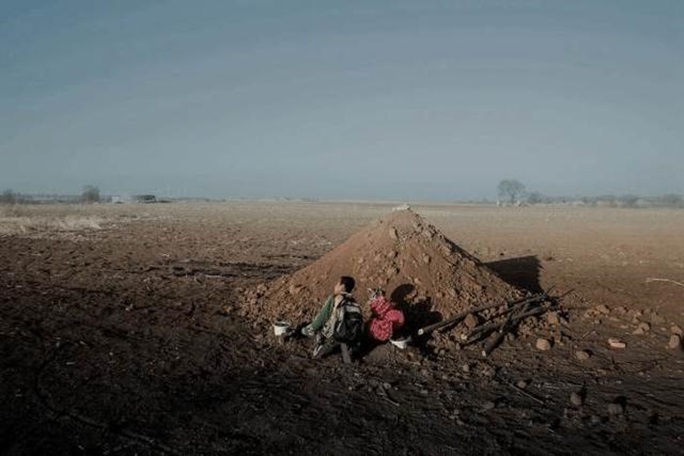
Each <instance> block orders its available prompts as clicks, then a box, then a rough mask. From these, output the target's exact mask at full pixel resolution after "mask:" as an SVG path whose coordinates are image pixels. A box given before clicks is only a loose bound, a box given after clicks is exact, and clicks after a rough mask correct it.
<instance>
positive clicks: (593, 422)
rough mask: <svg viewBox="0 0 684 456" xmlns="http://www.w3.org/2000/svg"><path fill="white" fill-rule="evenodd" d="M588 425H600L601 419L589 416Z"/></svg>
mask: <svg viewBox="0 0 684 456" xmlns="http://www.w3.org/2000/svg"><path fill="white" fill-rule="evenodd" d="M589 423H591V424H593V425H597V424H600V423H601V417H600V416H598V415H591V416H590V417H589Z"/></svg>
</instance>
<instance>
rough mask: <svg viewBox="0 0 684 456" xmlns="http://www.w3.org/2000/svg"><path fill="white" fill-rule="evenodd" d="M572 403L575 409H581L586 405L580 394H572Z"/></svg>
mask: <svg viewBox="0 0 684 456" xmlns="http://www.w3.org/2000/svg"><path fill="white" fill-rule="evenodd" d="M570 403H571V404H572V405H574V406H575V407H581V406H582V404H584V398H582V395H581V394H580V393H577V392H572V394H570Z"/></svg>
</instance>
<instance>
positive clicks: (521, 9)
mask: <svg viewBox="0 0 684 456" xmlns="http://www.w3.org/2000/svg"><path fill="white" fill-rule="evenodd" d="M683 81H684V1H681V0H652V1H648V2H646V1H642V0H573V1H567V0H557V1H556V0H454V1H403V0H391V1H372V0H366V1H353V0H345V1H341V0H340V1H326V0H311V1H298V0H288V1H282V0H272V1H271V0H242V1H237V0H234V1H230V0H221V1H201V0H198V1H194V2H188V1H185V0H182V1H173V0H172V1H146V0H135V1H127V0H119V1H115V2H94V1H91V0H85V1H83V0H72V1H61V0H50V1H32V0H4V1H3V2H0V188H8V189H13V190H14V191H19V192H24V193H38V192H39V193H71V194H74V193H80V192H81V189H82V188H83V186H84V185H96V186H98V187H99V188H100V190H101V191H102V192H103V193H106V194H130V193H156V194H158V195H161V196H169V197H178V196H208V197H216V198H224V197H247V198H264V197H308V198H322V199H393V200H464V199H478V198H490V199H491V198H496V186H497V184H498V183H499V181H501V180H502V179H517V180H519V181H520V182H522V183H523V184H524V185H525V186H526V187H527V189H528V190H529V191H539V192H541V193H544V194H548V195H579V194H581V195H601V194H626V193H633V194H643V195H657V194H664V193H680V194H681V193H684V147H683V146H684V82H683Z"/></svg>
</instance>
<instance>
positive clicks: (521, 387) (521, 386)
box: [515, 380, 527, 390]
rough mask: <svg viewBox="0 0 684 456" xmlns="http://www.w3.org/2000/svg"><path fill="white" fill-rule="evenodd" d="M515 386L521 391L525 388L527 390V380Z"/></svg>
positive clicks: (519, 381) (520, 381)
mask: <svg viewBox="0 0 684 456" xmlns="http://www.w3.org/2000/svg"><path fill="white" fill-rule="evenodd" d="M515 386H517V387H518V388H520V389H521V390H524V389H525V388H527V380H518V382H517V383H516V384H515Z"/></svg>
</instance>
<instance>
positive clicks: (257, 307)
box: [241, 209, 523, 329]
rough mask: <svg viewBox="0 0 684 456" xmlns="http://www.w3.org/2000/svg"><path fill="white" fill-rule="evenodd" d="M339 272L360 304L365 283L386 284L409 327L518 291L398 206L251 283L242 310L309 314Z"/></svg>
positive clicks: (299, 318) (269, 316)
mask: <svg viewBox="0 0 684 456" xmlns="http://www.w3.org/2000/svg"><path fill="white" fill-rule="evenodd" d="M343 275H349V276H352V277H354V279H355V280H356V289H355V290H354V295H355V296H356V299H357V301H358V302H360V303H364V302H365V301H366V298H367V289H368V288H377V287H379V288H382V289H383V290H385V291H386V293H387V295H388V296H389V297H390V298H391V299H392V300H393V301H394V302H396V303H397V304H398V305H399V306H400V308H402V309H403V310H404V311H405V312H406V316H407V324H408V326H409V329H416V328H417V327H419V326H421V325H424V324H430V323H434V322H436V321H440V320H441V319H443V318H449V317H450V316H451V315H454V314H456V313H458V312H461V311H463V310H466V309H468V308H470V307H474V306H478V305H482V304H485V303H490V302H498V301H500V302H502V303H503V302H504V301H506V300H511V299H516V298H519V297H520V296H522V295H523V293H522V291H521V290H518V289H516V288H514V287H512V286H511V285H509V284H507V283H506V282H504V281H503V280H501V279H500V278H499V277H498V276H497V275H496V274H495V273H494V272H492V271H491V270H490V269H489V268H487V267H486V266H485V265H484V264H483V263H482V262H481V261H480V260H478V259H477V258H475V257H474V256H472V255H471V254H469V253H468V252H466V251H465V250H463V249H462V248H460V247H459V246H457V245H456V244H454V243H453V242H451V241H450V240H449V239H447V238H446V237H445V236H444V235H443V234H442V233H441V232H440V231H439V230H438V229H436V228H435V227H434V226H432V225H430V224H429V223H427V222H426V221H425V220H424V219H423V218H422V217H420V216H419V215H418V214H416V213H415V212H414V211H412V210H411V209H403V210H395V211H392V212H390V213H389V214H387V215H386V216H385V217H383V218H381V219H380V220H377V221H376V222H374V223H372V224H371V225H369V226H367V227H366V228H364V229H362V230H361V231H360V232H358V233H356V234H355V235H353V236H352V237H350V238H349V239H348V240H347V241H345V242H344V243H343V244H341V245H339V246H338V247H337V248H335V249H333V250H332V251H331V252H329V253H328V254H326V255H325V256H323V257H322V258H320V259H319V260H318V261H316V262H314V263H312V264H311V265H309V266H307V267H305V268H304V269H301V270H299V271H297V272H295V273H293V274H291V275H288V276H285V277H281V278H279V279H277V280H275V281H274V282H271V283H270V284H262V285H260V286H259V287H257V288H256V289H255V290H250V291H249V292H248V293H247V296H246V297H245V301H244V303H243V304H242V306H241V312H242V313H243V314H244V315H245V316H247V317H251V318H254V319H257V320H259V321H260V322H264V321H274V320H276V319H281V318H285V319H287V320H290V321H292V322H294V323H298V322H303V321H307V320H310V319H311V318H312V317H313V316H315V315H316V312H318V310H319V309H320V308H321V305H322V303H323V302H324V300H325V298H326V297H327V296H328V295H330V293H331V292H332V289H333V286H334V285H335V283H336V282H337V281H338V279H339V277H340V276H343ZM365 307H367V306H365ZM364 311H366V312H367V311H368V309H367V308H366V309H364Z"/></svg>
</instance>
